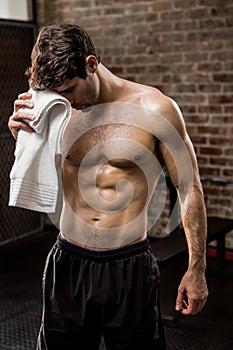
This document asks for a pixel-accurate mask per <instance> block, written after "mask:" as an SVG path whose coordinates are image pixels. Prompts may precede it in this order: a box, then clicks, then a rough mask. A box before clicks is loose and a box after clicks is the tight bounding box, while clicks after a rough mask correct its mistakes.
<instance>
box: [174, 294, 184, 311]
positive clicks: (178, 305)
mask: <svg viewBox="0 0 233 350" xmlns="http://www.w3.org/2000/svg"><path fill="white" fill-rule="evenodd" d="M183 300H184V291H183V290H179V289H178V294H177V298H176V307H175V309H176V311H181V310H182V309H183Z"/></svg>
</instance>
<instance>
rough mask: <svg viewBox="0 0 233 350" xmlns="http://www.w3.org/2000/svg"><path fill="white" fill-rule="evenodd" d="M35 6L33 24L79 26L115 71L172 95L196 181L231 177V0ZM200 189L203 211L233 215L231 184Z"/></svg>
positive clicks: (106, 0) (96, 0)
mask: <svg viewBox="0 0 233 350" xmlns="http://www.w3.org/2000/svg"><path fill="white" fill-rule="evenodd" d="M37 5H38V6H37V7H38V8H37V13H38V23H39V26H41V25H44V24H48V23H58V22H60V23H62V22H69V23H77V24H79V25H81V26H83V27H84V28H86V29H87V31H88V32H89V33H90V34H91V35H92V37H93V39H94V41H95V43H96V46H97V47H98V48H99V53H100V55H101V59H102V62H103V63H104V64H105V65H106V66H107V67H108V68H110V69H111V70H112V71H113V72H114V73H115V74H117V75H119V76H121V77H123V78H128V79H130V80H133V81H137V82H139V83H143V84H147V85H151V86H155V87H158V88H159V89H160V90H162V91H163V92H164V93H165V94H167V95H169V96H171V97H173V98H174V99H175V100H176V101H177V102H178V104H179V106H180V107H181V110H182V112H183V114H184V118H185V121H186V124H187V128H188V132H189V134H190V136H191V139H192V141H193V143H194V146H195V149H196V153H197V157H198V163H199V168H200V174H201V176H205V177H215V178H221V179H225V180H232V178H233V117H232V109H233V108H232V107H233V96H232V86H233V85H232V81H233V79H232V78H233V61H232V56H233V51H232V44H233V40H232V38H233V31H232V25H233V3H232V1H231V0H192V1H187V0H171V1H167V0H157V1H147V0H144V1H132V0H114V1H113V0H112V1H111V0H77V1H75V0H73V1H72V0H46V1H45V0H37ZM203 186H204V190H205V195H206V203H207V210H208V213H209V214H211V215H220V216H223V217H224V216H225V217H226V216H227V217H233V185H231V184H224V183H222V182H219V181H217V182H214V183H211V182H209V181H204V182H203ZM232 241H233V236H232ZM232 246H233V244H232Z"/></svg>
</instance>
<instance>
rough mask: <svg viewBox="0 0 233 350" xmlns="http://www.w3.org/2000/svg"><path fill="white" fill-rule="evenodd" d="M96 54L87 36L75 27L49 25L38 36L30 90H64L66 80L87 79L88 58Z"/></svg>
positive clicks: (33, 57)
mask: <svg viewBox="0 0 233 350" xmlns="http://www.w3.org/2000/svg"><path fill="white" fill-rule="evenodd" d="M89 55H94V56H95V57H96V58H97V59H98V61H99V57H98V56H97V51H96V48H95V46H94V43H93V42H92V40H91V38H90V36H89V35H88V33H87V32H86V31H85V30H84V29H82V28H81V27H79V26H78V25H73V24H60V25H49V26H45V27H43V28H42V29H41V30H40V32H39V35H38V38H37V41H36V44H35V46H34V48H33V50H32V54H31V67H30V68H28V70H27V72H26V75H27V76H28V77H29V84H30V86H31V87H33V88H35V89H38V90H42V89H45V88H48V89H50V88H55V87H59V86H61V85H62V84H63V83H64V81H65V79H72V78H74V77H76V76H78V77H80V78H82V79H85V78H86V77H87V73H86V69H85V66H86V57H87V56H89Z"/></svg>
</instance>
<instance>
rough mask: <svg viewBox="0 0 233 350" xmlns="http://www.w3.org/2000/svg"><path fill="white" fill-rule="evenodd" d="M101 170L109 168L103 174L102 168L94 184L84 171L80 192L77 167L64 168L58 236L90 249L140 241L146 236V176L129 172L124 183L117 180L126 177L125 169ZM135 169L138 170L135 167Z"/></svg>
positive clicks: (110, 247) (112, 247) (102, 248)
mask: <svg viewBox="0 0 233 350" xmlns="http://www.w3.org/2000/svg"><path fill="white" fill-rule="evenodd" d="M104 170H108V171H107V174H108V176H106V177H105V174H106V172H105V171H103V172H102V174H101V176H100V179H99V181H97V186H96V183H95V186H93V184H92V185H91V184H90V183H89V182H88V179H89V176H88V174H85V175H84V185H83V186H81V187H83V189H82V191H81V190H80V186H78V185H77V181H76V183H75V180H74V179H76V180H77V178H78V168H77V167H69V165H68V166H65V167H64V169H63V173H64V174H63V190H64V195H63V209H62V214H61V219H60V230H61V235H62V236H63V238H65V239H66V240H67V241H69V242H71V243H73V244H76V245H78V246H81V247H85V248H88V249H92V250H110V249H116V248H120V247H123V246H126V245H129V244H133V243H136V242H138V241H141V240H143V239H145V238H146V235H147V233H146V229H147V213H146V207H147V197H148V196H147V188H146V186H145V185H146V182H145V179H143V177H142V176H141V174H136V176H135V175H134V176H131V175H129V174H128V175H129V176H128V177H127V176H126V178H127V180H126V181H125V182H124V181H120V180H123V179H124V177H125V172H124V171H122V172H121V170H120V171H119V169H117V170H116V171H114V170H113V172H112V173H111V171H112V169H111V166H109V169H104ZM134 172H136V173H137V171H135V169H134ZM121 173H122V174H121ZM111 175H112V176H111ZM97 180H98V177H97ZM81 182H82V180H81ZM112 182H113V183H112ZM117 183H118V184H119V186H118V187H117ZM137 184H139V186H138V185H137ZM131 190H133V194H131V193H130V191H131ZM127 193H128V198H127ZM85 197H86V198H85ZM89 199H90V202H91V203H88V201H89ZM127 200H129V201H128V202H127ZM98 209H100V210H98Z"/></svg>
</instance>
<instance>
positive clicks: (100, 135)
mask: <svg viewBox="0 0 233 350" xmlns="http://www.w3.org/2000/svg"><path fill="white" fill-rule="evenodd" d="M29 77H30V86H31V87H33V88H36V89H45V88H47V89H51V90H53V91H55V92H57V93H59V94H61V95H62V96H64V97H66V98H67V99H68V100H69V101H70V103H71V105H72V107H73V108H74V109H75V110H76V112H75V113H74V115H73V116H72V118H71V121H70V125H68V126H67V129H66V132H65V135H64V150H65V151H64V152H65V154H64V163H63V193H64V196H63V210H62V215H61V220H60V231H61V232H60V235H59V237H58V241H57V242H56V243H55V245H54V247H53V249H52V250H51V252H50V254H49V256H48V259H47V262H46V266H45V273H44V281H43V282H44V284H43V290H44V309H43V317H42V323H41V329H40V333H39V337H38V344H37V349H38V350H39V349H49V350H52V349H75V348H77V349H82V350H84V349H91V350H97V349H99V343H100V338H101V335H103V336H104V339H105V343H106V347H107V349H108V350H117V349H124V350H126V349H127V350H133V349H138V350H139V349H141V350H142V349H147V350H150V349H165V348H166V344H165V337H164V331H163V327H162V324H161V316H160V306H159V283H160V282H159V271H158V267H157V264H156V259H155V257H154V255H153V253H152V251H151V249H150V247H149V244H148V239H147V225H148V223H147V209H148V205H149V202H150V199H151V196H152V193H153V191H154V189H155V187H156V184H157V182H158V179H159V176H160V174H161V172H162V169H163V168H165V169H166V171H167V173H168V175H169V177H170V178H171V180H172V182H173V184H174V186H175V187H176V189H177V193H178V197H179V202H180V206H181V213H182V223H183V226H184V230H185V234H186V238H187V243H188V249H189V264H188V268H187V272H186V273H185V275H184V277H183V278H182V280H181V283H180V286H179V288H178V295H177V300H176V310H177V311H179V312H181V313H182V314H185V315H195V314H197V313H198V312H200V311H201V309H202V308H203V306H204V304H205V302H206V299H207V295H208V290H207V286H206V280H205V267H206V262H205V248H206V216H205V208H204V200H203V192H202V187H201V184H200V180H199V173H198V168H197V163H196V157H195V153H194V150H193V147H192V144H191V142H190V139H189V137H188V135H187V132H186V128H185V124H184V121H183V118H182V115H181V112H180V110H179V108H178V107H177V105H176V104H175V102H174V101H173V100H171V99H170V98H168V97H166V96H164V95H163V94H162V93H161V92H159V91H158V90H157V89H155V88H152V87H147V86H144V85H140V84H136V83H134V82H130V81H127V80H124V79H121V78H119V77H117V76H115V75H113V74H112V73H111V72H110V71H109V70H108V69H107V68H106V67H105V66H104V65H103V64H101V63H100V62H99V58H98V56H97V53H96V49H95V47H94V45H93V43H92V41H91V39H90V37H89V36H88V34H87V33H86V32H85V31H84V30H83V29H81V28H80V27H78V26H75V25H53V26H47V27H44V28H43V29H42V30H41V31H40V33H39V36H38V39H37V43H36V45H35V47H34V50H33V52H32V66H31V68H30V69H29ZM30 98H31V95H30V94H28V93H24V94H21V95H19V98H18V99H17V100H16V101H15V104H14V113H13V115H12V116H11V117H10V120H9V128H10V130H11V132H12V134H13V136H14V137H15V138H17V133H18V130H19V129H24V130H27V131H28V132H32V129H31V128H30V127H29V126H28V125H27V124H26V123H25V122H24V120H32V119H33V117H32V116H30V115H28V114H25V113H22V112H20V108H21V107H26V108H32V107H33V106H32V105H30V102H29V100H30Z"/></svg>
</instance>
